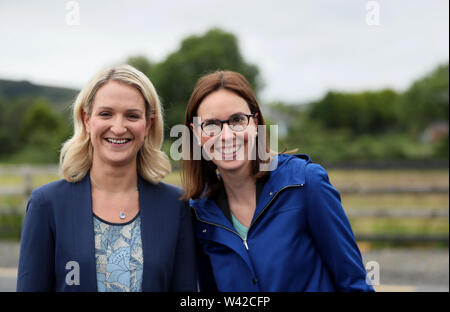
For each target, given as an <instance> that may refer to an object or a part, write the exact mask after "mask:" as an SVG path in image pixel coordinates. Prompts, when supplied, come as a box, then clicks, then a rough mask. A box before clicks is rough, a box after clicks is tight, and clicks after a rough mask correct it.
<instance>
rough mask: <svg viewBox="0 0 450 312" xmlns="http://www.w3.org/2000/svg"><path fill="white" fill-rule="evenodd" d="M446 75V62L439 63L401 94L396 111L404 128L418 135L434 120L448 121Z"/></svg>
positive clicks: (447, 67) (447, 72)
mask: <svg viewBox="0 0 450 312" xmlns="http://www.w3.org/2000/svg"><path fill="white" fill-rule="evenodd" d="M448 75H449V65H448V63H447V64H445V65H440V66H438V67H437V68H436V69H435V70H433V71H432V72H431V73H430V74H428V75H426V76H425V77H423V78H421V79H418V80H416V81H415V82H414V83H413V84H412V85H411V87H410V88H409V89H408V90H407V91H406V92H405V93H404V94H403V95H402V97H401V98H400V100H399V106H398V110H397V113H398V115H399V119H400V121H401V124H402V126H403V127H404V128H405V129H408V130H410V131H411V132H412V133H413V134H415V135H418V134H419V133H420V132H421V131H422V130H424V129H425V128H426V127H427V126H428V125H429V124H431V123H433V122H435V121H447V122H448V113H449V111H448V101H449V91H448V89H449V83H448Z"/></svg>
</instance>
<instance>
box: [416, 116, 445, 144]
mask: <svg viewBox="0 0 450 312" xmlns="http://www.w3.org/2000/svg"><path fill="white" fill-rule="evenodd" d="M445 137H448V121H440V122H434V123H432V124H430V125H429V126H428V127H427V128H426V129H425V131H424V132H423V134H422V142H424V143H427V144H436V143H439V141H440V140H441V139H442V138H445Z"/></svg>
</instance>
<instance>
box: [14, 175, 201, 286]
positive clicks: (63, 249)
mask: <svg viewBox="0 0 450 312" xmlns="http://www.w3.org/2000/svg"><path fill="white" fill-rule="evenodd" d="M138 189H139V206H140V218H141V236H142V237H141V239H142V249H143V258H144V268H143V276H142V291H196V290H197V284H196V272H195V246H194V234H193V229H192V219H191V212H190V209H188V206H187V203H184V202H182V201H180V200H179V198H180V196H181V190H180V189H179V188H177V187H175V186H172V185H168V184H165V183H158V184H156V185H154V184H151V183H149V182H147V181H145V180H144V179H142V178H139V181H138ZM73 261H75V262H73ZM74 263H76V264H78V265H79V267H78V268H77V267H76V266H74V265H73V264H74ZM74 274H78V275H77V277H79V279H78V280H76V278H77V277H74ZM17 291H85V292H91V291H97V272H96V262H95V243H94V223H93V212H92V198H91V183H90V178H89V174H87V175H86V177H85V178H84V179H83V180H81V181H80V182H77V183H70V182H67V181H65V180H59V181H56V182H52V183H49V184H46V185H44V186H42V187H40V188H37V189H36V190H34V191H33V193H32V194H31V197H30V200H29V202H28V205H27V213H26V216H25V221H24V224H23V228H22V236H21V246H20V256H19V268H18V276H17Z"/></svg>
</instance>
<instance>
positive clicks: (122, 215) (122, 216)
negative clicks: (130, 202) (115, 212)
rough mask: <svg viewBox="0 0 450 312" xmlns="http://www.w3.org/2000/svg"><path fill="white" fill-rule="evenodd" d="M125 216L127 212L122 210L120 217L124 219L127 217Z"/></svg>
mask: <svg viewBox="0 0 450 312" xmlns="http://www.w3.org/2000/svg"><path fill="white" fill-rule="evenodd" d="M125 218H126V215H125V212H123V211H122V212H121V213H120V219H122V220H123V219H125Z"/></svg>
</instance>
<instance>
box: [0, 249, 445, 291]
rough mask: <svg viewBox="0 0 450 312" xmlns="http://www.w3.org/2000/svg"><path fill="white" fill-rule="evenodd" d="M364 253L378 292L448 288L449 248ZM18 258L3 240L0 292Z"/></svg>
mask: <svg viewBox="0 0 450 312" xmlns="http://www.w3.org/2000/svg"><path fill="white" fill-rule="evenodd" d="M362 255H363V261H364V264H365V265H367V263H368V262H370V261H375V262H376V263H377V264H378V265H379V282H380V285H379V286H376V287H375V289H376V290H377V291H444V292H448V291H449V251H448V249H444V250H441V249H440V250H433V249H431V250H430V249H378V250H370V251H365V252H363V253H362ZM18 258H19V244H18V243H17V242H7V241H0V291H15V288H16V275H17V261H18ZM373 268H374V267H373V266H367V267H366V269H367V270H368V271H370V272H374V269H373Z"/></svg>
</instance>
